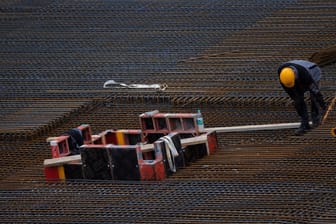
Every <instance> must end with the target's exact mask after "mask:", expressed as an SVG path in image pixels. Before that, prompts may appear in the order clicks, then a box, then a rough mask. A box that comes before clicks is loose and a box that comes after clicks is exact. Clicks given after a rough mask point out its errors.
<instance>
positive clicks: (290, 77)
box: [278, 60, 326, 135]
mask: <svg viewBox="0 0 336 224" xmlns="http://www.w3.org/2000/svg"><path fill="white" fill-rule="evenodd" d="M278 74H279V79H280V84H281V86H282V87H283V89H284V90H285V91H286V93H287V94H288V95H289V96H290V98H291V99H292V100H293V101H294V105H295V109H296V112H297V113H298V115H299V116H300V117H301V124H300V127H299V128H298V129H297V130H296V131H295V134H296V135H302V134H304V133H305V132H306V131H307V130H309V129H310V128H311V127H310V125H309V116H308V110H307V105H306V103H305V100H304V94H305V92H307V91H309V93H310V99H311V118H312V127H313V128H315V127H317V126H319V125H320V123H321V119H322V115H323V113H324V111H325V110H326V103H325V101H324V99H323V95H322V93H321V91H320V88H319V83H320V79H321V69H320V68H319V66H317V65H316V64H315V63H312V62H310V61H305V60H292V61H288V62H285V63H283V64H282V65H280V67H279V68H278Z"/></svg>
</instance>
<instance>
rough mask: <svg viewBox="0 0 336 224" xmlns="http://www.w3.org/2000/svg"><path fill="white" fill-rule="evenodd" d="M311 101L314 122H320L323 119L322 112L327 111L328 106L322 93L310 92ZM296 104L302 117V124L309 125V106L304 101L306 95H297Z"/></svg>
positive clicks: (297, 110)
mask: <svg viewBox="0 0 336 224" xmlns="http://www.w3.org/2000/svg"><path fill="white" fill-rule="evenodd" d="M310 100H311V117H312V120H313V121H318V120H320V118H321V114H322V111H324V110H325V109H326V104H325V102H324V100H323V96H322V94H321V92H317V93H314V92H310ZM294 104H295V109H296V112H297V113H298V115H299V116H300V117H301V124H303V125H307V124H308V122H309V115H308V111H307V105H306V103H305V101H304V94H299V95H296V96H295V99H294Z"/></svg>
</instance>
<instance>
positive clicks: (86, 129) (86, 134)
mask: <svg viewBox="0 0 336 224" xmlns="http://www.w3.org/2000/svg"><path fill="white" fill-rule="evenodd" d="M77 128H78V129H79V130H81V131H82V135H83V139H84V144H92V131H91V127H90V125H88V124H82V125H80V126H78V127H77Z"/></svg>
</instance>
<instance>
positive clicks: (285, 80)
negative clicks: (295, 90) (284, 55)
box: [280, 67, 295, 88]
mask: <svg viewBox="0 0 336 224" xmlns="http://www.w3.org/2000/svg"><path fill="white" fill-rule="evenodd" d="M280 82H281V83H282V84H283V85H284V86H286V87H287V88H292V87H293V86H294V84H295V72H294V70H293V69H292V68H289V67H285V68H283V69H282V70H281V72H280Z"/></svg>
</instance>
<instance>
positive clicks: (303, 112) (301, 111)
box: [294, 94, 310, 135]
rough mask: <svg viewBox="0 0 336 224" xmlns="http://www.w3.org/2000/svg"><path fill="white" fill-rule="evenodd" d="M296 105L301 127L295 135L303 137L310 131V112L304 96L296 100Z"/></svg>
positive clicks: (297, 97)
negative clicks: (302, 135)
mask: <svg viewBox="0 0 336 224" xmlns="http://www.w3.org/2000/svg"><path fill="white" fill-rule="evenodd" d="M294 104H295V109H296V112H297V113H298V115H299V116H300V117H301V125H300V127H299V129H297V130H296V132H295V133H296V134H297V135H301V134H303V133H305V132H306V131H307V130H309V129H310V126H309V117H308V110H307V105H306V103H305V101H304V95H303V94H300V95H298V96H296V97H295V99H294Z"/></svg>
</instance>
